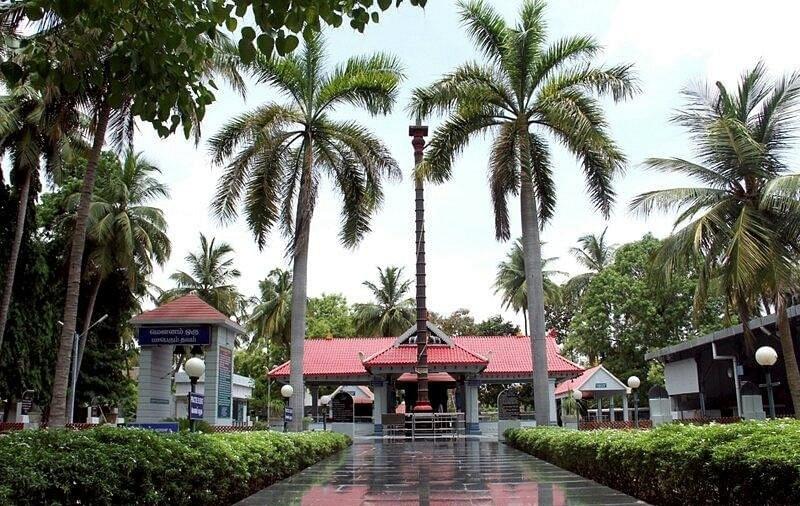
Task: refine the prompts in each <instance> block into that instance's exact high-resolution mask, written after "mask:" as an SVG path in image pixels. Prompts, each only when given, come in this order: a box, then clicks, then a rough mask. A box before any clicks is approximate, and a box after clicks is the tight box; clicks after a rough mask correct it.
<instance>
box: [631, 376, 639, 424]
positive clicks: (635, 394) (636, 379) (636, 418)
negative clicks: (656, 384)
mask: <svg viewBox="0 0 800 506" xmlns="http://www.w3.org/2000/svg"><path fill="white" fill-rule="evenodd" d="M641 384H642V382H641V380H640V379H639V377H638V376H631V377H630V378H628V386H629V387H630V389H631V390H632V391H633V423H634V425H636V428H637V429H638V428H639V390H638V389H639V385H641Z"/></svg>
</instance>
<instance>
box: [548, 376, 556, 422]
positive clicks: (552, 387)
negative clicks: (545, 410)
mask: <svg viewBox="0 0 800 506" xmlns="http://www.w3.org/2000/svg"><path fill="white" fill-rule="evenodd" d="M547 396H548V398H549V400H550V425H557V424H558V418H557V417H558V412H557V411H556V379H555V378H547Z"/></svg>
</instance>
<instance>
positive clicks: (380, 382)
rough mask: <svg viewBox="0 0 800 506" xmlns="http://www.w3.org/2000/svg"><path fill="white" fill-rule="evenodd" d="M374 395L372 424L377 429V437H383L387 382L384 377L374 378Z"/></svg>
mask: <svg viewBox="0 0 800 506" xmlns="http://www.w3.org/2000/svg"><path fill="white" fill-rule="evenodd" d="M371 386H372V394H373V395H374V397H375V399H374V401H373V403H372V424H373V425H374V427H375V432H374V434H375V435H376V436H381V435H383V423H382V420H381V418H382V417H381V415H382V414H383V412H384V410H385V409H386V381H385V380H384V379H383V377H382V376H373V377H372V382H371Z"/></svg>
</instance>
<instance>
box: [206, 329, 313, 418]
mask: <svg viewBox="0 0 800 506" xmlns="http://www.w3.org/2000/svg"><path fill="white" fill-rule="evenodd" d="M234 338H235V334H234V333H233V332H232V331H230V330H228V329H227V328H225V327H217V326H216V325H215V326H213V327H211V346H208V347H206V349H205V356H204V357H203V358H204V360H205V362H206V374H205V380H204V383H203V389H204V390H203V395H204V399H203V421H205V422H208V423H209V424H211V425H231V423H233V348H234ZM294 395H301V396H304V395H305V392H295V393H294ZM294 416H295V417H298V416H299V417H300V418H303V413H295V414H294Z"/></svg>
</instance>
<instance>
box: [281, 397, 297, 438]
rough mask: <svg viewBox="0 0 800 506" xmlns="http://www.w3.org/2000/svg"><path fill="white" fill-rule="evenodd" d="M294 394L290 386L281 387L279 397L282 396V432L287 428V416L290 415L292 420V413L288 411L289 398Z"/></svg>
mask: <svg viewBox="0 0 800 506" xmlns="http://www.w3.org/2000/svg"><path fill="white" fill-rule="evenodd" d="M293 393H294V388H292V385H283V386H282V387H281V395H282V396H283V432H286V429H287V428H288V427H287V422H288V420H287V415H292V418H294V413H293V412H290V411H289V398H290V397H291V396H292V394H293Z"/></svg>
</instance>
